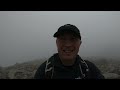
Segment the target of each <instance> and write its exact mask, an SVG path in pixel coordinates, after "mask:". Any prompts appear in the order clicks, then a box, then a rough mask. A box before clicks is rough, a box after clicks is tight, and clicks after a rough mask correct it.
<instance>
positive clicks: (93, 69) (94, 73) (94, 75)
mask: <svg viewBox="0 0 120 90" xmlns="http://www.w3.org/2000/svg"><path fill="white" fill-rule="evenodd" d="M86 63H87V64H88V67H89V70H90V78H91V79H105V77H104V76H103V75H102V73H101V71H100V70H99V69H98V68H97V66H95V64H93V63H92V62H90V61H88V60H86Z"/></svg>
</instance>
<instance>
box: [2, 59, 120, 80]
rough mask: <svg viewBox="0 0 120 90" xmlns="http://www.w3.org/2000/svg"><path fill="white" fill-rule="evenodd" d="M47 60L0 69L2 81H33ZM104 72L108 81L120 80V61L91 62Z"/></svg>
mask: <svg viewBox="0 0 120 90" xmlns="http://www.w3.org/2000/svg"><path fill="white" fill-rule="evenodd" d="M45 60H47V59H42V60H33V61H28V62H24V63H16V64H15V65H13V66H9V67H0V79H33V77H34V74H35V72H36V70H37V68H38V67H39V66H40V65H41V64H42V63H43V62H44V61H45ZM90 61H91V62H93V63H94V64H95V65H96V66H97V67H98V68H99V69H100V70H101V72H102V74H103V75H104V76H105V78H106V79H120V61H117V60H107V59H99V60H92V59H91V60H90Z"/></svg>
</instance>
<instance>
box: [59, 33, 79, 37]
mask: <svg viewBox="0 0 120 90" xmlns="http://www.w3.org/2000/svg"><path fill="white" fill-rule="evenodd" d="M59 37H75V38H78V36H76V35H75V34H74V33H63V34H61V35H60V36H58V38H59Z"/></svg>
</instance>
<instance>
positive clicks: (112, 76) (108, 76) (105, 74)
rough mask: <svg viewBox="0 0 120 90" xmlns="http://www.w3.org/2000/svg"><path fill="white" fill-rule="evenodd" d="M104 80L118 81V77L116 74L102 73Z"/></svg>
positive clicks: (119, 76)
mask: <svg viewBox="0 0 120 90" xmlns="http://www.w3.org/2000/svg"><path fill="white" fill-rule="evenodd" d="M103 75H104V77H105V79H120V75H118V74H116V73H104V74H103Z"/></svg>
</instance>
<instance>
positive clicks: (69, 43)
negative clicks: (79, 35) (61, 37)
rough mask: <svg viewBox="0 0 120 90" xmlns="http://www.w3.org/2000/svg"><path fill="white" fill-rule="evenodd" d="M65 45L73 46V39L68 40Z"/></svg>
mask: <svg viewBox="0 0 120 90" xmlns="http://www.w3.org/2000/svg"><path fill="white" fill-rule="evenodd" d="M64 45H65V46H67V47H68V46H71V45H72V41H70V40H66V41H65V42H64Z"/></svg>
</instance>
